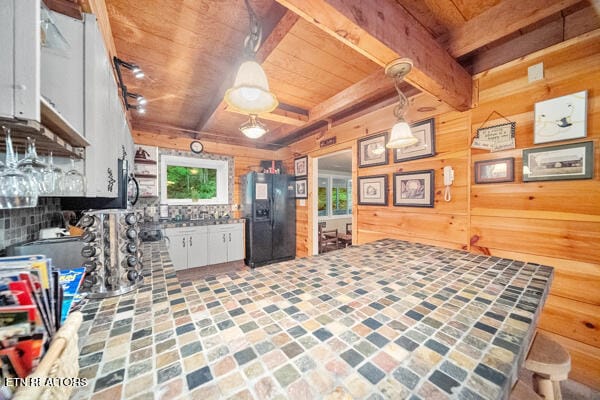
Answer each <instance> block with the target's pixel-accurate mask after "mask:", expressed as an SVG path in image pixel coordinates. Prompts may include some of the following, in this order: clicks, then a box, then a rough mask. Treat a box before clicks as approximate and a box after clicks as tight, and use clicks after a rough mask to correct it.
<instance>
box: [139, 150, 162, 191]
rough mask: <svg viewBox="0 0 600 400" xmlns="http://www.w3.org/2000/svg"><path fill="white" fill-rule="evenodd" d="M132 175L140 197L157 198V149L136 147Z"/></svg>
mask: <svg viewBox="0 0 600 400" xmlns="http://www.w3.org/2000/svg"><path fill="white" fill-rule="evenodd" d="M134 161H135V164H134V175H135V177H136V179H137V180H138V184H139V186H140V197H157V196H158V147H156V146H143V145H137V149H136V151H135V158H134Z"/></svg>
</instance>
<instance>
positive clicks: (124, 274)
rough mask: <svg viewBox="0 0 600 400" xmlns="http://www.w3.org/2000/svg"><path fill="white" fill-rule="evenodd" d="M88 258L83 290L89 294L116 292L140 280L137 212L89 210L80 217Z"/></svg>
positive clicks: (98, 295) (96, 296)
mask: <svg viewBox="0 0 600 400" xmlns="http://www.w3.org/2000/svg"><path fill="white" fill-rule="evenodd" d="M82 221H83V222H82V226H84V228H85V233H84V235H83V237H82V240H83V241H84V242H86V245H85V246H84V248H83V249H82V250H81V255H82V256H83V257H85V258H86V259H87V261H86V263H85V264H84V265H85V267H86V278H85V279H84V282H83V285H82V291H83V292H84V293H87V294H88V298H91V299H101V298H105V297H113V296H119V295H121V294H124V293H128V292H130V291H132V290H134V289H136V288H137V287H138V285H139V284H140V283H141V282H142V281H143V276H142V251H141V250H140V242H141V241H140V239H139V224H138V218H137V216H136V214H135V213H134V212H132V211H128V210H99V211H90V212H88V213H86V214H85V216H84V217H83V219H82Z"/></svg>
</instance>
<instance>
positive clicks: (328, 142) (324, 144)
mask: <svg viewBox="0 0 600 400" xmlns="http://www.w3.org/2000/svg"><path fill="white" fill-rule="evenodd" d="M335 138H336V136H334V137H330V138H329V139H325V140H321V141H320V142H319V146H320V147H327V146H331V145H332V144H335Z"/></svg>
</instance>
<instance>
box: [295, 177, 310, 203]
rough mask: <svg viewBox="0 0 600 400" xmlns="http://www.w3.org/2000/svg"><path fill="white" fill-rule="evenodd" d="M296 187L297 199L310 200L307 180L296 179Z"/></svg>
mask: <svg viewBox="0 0 600 400" xmlns="http://www.w3.org/2000/svg"><path fill="white" fill-rule="evenodd" d="M295 187H296V198H297V199H307V198H308V180H307V179H306V178H302V179H296V182H295Z"/></svg>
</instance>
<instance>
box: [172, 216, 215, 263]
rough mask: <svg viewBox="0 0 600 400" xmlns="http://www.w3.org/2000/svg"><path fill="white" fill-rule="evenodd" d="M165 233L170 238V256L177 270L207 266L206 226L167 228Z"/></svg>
mask: <svg viewBox="0 0 600 400" xmlns="http://www.w3.org/2000/svg"><path fill="white" fill-rule="evenodd" d="M165 233H166V235H167V237H168V238H169V256H170V257H171V261H172V262H173V267H174V268H175V270H181V269H186V268H194V267H203V266H205V265H207V262H208V257H207V245H208V243H207V235H208V229H207V227H206V226H197V227H190V228H167V229H165Z"/></svg>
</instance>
